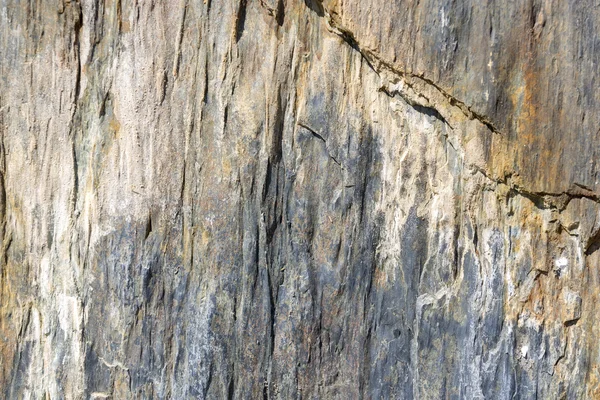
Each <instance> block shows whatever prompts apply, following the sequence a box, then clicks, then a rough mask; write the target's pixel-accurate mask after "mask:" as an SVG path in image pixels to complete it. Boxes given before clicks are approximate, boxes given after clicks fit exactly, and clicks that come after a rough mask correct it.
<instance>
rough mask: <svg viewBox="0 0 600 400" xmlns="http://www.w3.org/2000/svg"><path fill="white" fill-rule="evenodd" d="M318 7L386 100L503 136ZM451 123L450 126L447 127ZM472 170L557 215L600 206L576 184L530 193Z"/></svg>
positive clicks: (598, 199) (480, 116) (586, 189)
mask: <svg viewBox="0 0 600 400" xmlns="http://www.w3.org/2000/svg"><path fill="white" fill-rule="evenodd" d="M319 5H320V8H321V10H320V11H322V12H319V13H318V15H319V16H322V17H324V18H325V22H326V23H327V27H328V29H329V31H331V32H332V33H334V34H336V35H337V36H339V37H340V38H341V39H342V40H344V41H345V42H346V43H347V44H348V45H349V46H350V47H352V48H353V49H354V50H356V51H357V52H359V53H360V55H361V56H362V58H363V59H364V60H365V61H366V62H367V64H368V65H369V66H370V68H371V69H372V70H373V71H375V73H377V74H378V75H380V76H382V75H383V76H384V77H385V78H388V79H387V80H388V81H389V84H388V85H384V86H382V87H381V88H380V89H379V90H380V91H381V92H383V93H385V94H386V95H387V96H389V97H395V96H396V95H398V96H400V97H401V98H402V99H404V100H405V101H406V102H407V103H408V104H410V105H411V106H412V107H414V108H415V109H416V110H417V111H420V112H422V113H424V114H427V115H430V116H433V117H435V118H437V119H439V120H440V121H442V122H444V123H445V124H447V125H448V126H449V127H450V128H452V127H453V126H456V125H458V124H455V122H454V119H452V117H454V116H455V115H462V116H463V117H465V118H467V119H469V120H476V121H478V122H479V123H481V124H482V125H483V126H485V127H486V128H487V129H488V130H489V131H490V132H492V133H493V134H498V135H503V136H505V135H504V134H503V133H502V132H501V131H500V129H498V128H497V127H496V126H495V125H494V124H493V123H492V121H491V120H490V119H489V118H488V117H487V116H485V115H483V114H480V113H478V112H476V111H475V110H473V108H472V107H471V106H469V105H467V104H465V103H464V102H463V101H461V100H459V99H457V98H456V97H454V96H453V95H451V94H450V93H448V92H447V91H445V90H444V89H443V88H441V87H440V86H439V85H438V84H437V83H435V82H434V81H432V80H431V79H429V78H426V77H425V76H423V75H422V74H421V75H419V74H415V73H412V72H408V71H402V70H400V69H398V68H397V67H396V66H394V65H393V64H392V63H390V62H388V61H386V60H385V59H384V58H383V57H381V56H380V55H379V54H378V53H377V52H376V51H373V50H371V49H368V48H365V47H364V46H362V45H361V44H360V42H359V41H358V40H357V39H356V36H355V35H354V33H352V32H351V31H350V30H348V29H346V28H345V27H343V26H342V25H341V24H340V23H339V22H338V21H336V18H335V15H336V14H335V13H332V12H330V11H329V10H328V9H327V8H326V7H325V6H324V5H323V4H322V2H320V4H319ZM419 89H426V90H428V91H429V92H428V93H429V94H433V95H435V97H439V98H441V99H444V100H445V101H444V103H445V104H442V106H443V107H439V106H440V104H434V103H435V102H434V101H432V100H431V96H428V95H425V94H424V91H423V90H419ZM457 112H458V113H457ZM451 121H452V124H451V123H450V122H451ZM457 122H460V119H459V120H457ZM305 128H307V127H305ZM307 129H309V128H307ZM309 130H310V129H309ZM313 133H314V132H313ZM473 168H475V170H476V171H477V172H480V173H481V174H482V175H483V176H484V177H485V178H487V179H488V180H490V181H491V182H494V183H495V184H502V185H506V186H508V187H509V188H510V190H511V191H512V192H513V193H516V194H518V195H521V196H524V197H527V198H528V199H530V200H531V201H532V202H533V203H534V204H535V205H536V206H537V207H538V208H540V209H555V210H558V211H559V212H561V211H563V210H564V209H565V208H566V207H567V205H568V204H569V202H570V201H571V200H573V199H583V198H585V199H588V200H591V201H594V202H596V203H600V195H598V194H597V193H595V192H594V191H593V190H592V189H591V188H589V187H587V186H585V185H582V184H579V183H573V184H572V185H571V186H570V187H569V189H568V190H566V191H563V192H545V191H532V190H529V189H527V188H524V187H522V186H520V185H518V184H516V183H515V182H513V181H511V180H510V178H511V176H505V177H504V178H496V177H493V176H490V174H488V173H487V172H486V171H485V170H483V169H482V168H481V167H478V166H476V165H473Z"/></svg>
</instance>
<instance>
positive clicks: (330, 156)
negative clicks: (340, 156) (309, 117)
mask: <svg viewBox="0 0 600 400" xmlns="http://www.w3.org/2000/svg"><path fill="white" fill-rule="evenodd" d="M298 126H299V127H301V128H304V129H306V130H307V131H309V132H310V133H311V134H312V135H313V136H314V137H315V138H316V139H318V140H320V141H322V142H323V144H324V145H325V150H326V151H327V155H328V156H329V158H331V160H332V161H333V162H334V163H336V164H337V165H339V166H340V168H342V169H343V168H344V167H343V166H342V164H341V163H340V162H339V161H338V160H337V159H336V158H335V157H334V156H332V155H331V152H330V151H329V148H328V147H327V141H326V140H325V138H324V137H323V136H321V135H320V134H318V133H317V132H316V131H315V130H314V129H312V128H310V127H308V126H306V125H305V124H303V123H301V122H298Z"/></svg>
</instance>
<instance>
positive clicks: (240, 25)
mask: <svg viewBox="0 0 600 400" xmlns="http://www.w3.org/2000/svg"><path fill="white" fill-rule="evenodd" d="M247 7H248V0H240V3H239V5H238V11H237V16H236V19H235V42H236V43H237V42H239V41H240V39H241V38H242V35H243V34H244V26H245V25H246V10H247Z"/></svg>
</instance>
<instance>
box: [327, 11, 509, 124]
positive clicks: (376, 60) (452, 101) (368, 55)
mask: <svg viewBox="0 0 600 400" xmlns="http://www.w3.org/2000/svg"><path fill="white" fill-rule="evenodd" d="M321 6H322V9H323V15H324V17H325V21H326V22H327V27H328V28H329V30H330V31H331V32H332V33H334V34H336V35H338V36H339V37H340V38H342V39H343V40H344V41H345V42H346V43H348V45H349V46H350V47H352V48H353V49H355V50H356V51H358V52H359V53H360V54H361V55H362V57H363V59H364V60H365V61H367V63H368V64H369V66H370V67H371V68H372V69H373V71H375V72H376V73H377V74H379V75H381V74H386V75H391V76H392V77H393V78H395V79H393V80H394V81H395V82H394V83H397V82H398V81H400V80H405V81H407V82H406V83H409V81H416V82H417V83H419V84H421V85H423V86H426V87H428V88H429V89H433V90H434V91H436V92H438V93H439V94H440V95H441V96H443V97H444V98H445V99H446V101H447V103H448V106H450V107H452V108H455V109H457V110H458V111H460V113H462V114H463V115H464V116H465V117H466V118H468V119H470V120H477V121H479V122H480V123H481V124H483V125H484V126H485V127H487V129H489V130H490V131H491V132H492V133H495V134H502V132H501V131H500V129H498V128H497V127H496V126H495V125H494V124H493V123H492V121H491V120H490V119H489V118H488V117H486V116H485V115H483V114H481V113H478V112H477V111H475V110H473V108H472V107H471V106H469V105H467V104H465V102H463V101H461V100H459V99H457V98H456V97H454V96H453V95H451V94H450V93H448V92H447V91H445V90H444V89H442V88H441V87H440V86H439V85H438V84H436V83H435V82H434V81H433V80H431V79H429V78H426V77H425V76H423V75H422V74H415V73H412V72H408V71H402V70H400V69H398V68H397V67H396V66H394V65H393V64H392V63H390V62H388V61H386V60H385V59H384V58H383V57H381V56H380V55H379V54H378V53H377V52H375V51H373V50H370V49H367V48H365V47H364V46H362V45H361V44H360V43H359V41H358V40H357V39H356V36H355V35H354V34H353V33H352V32H351V31H349V30H348V29H346V28H344V27H343V26H341V24H339V23H338V22H337V21H336V20H335V17H334V16H333V15H335V13H333V15H332V13H330V12H329V10H327V9H326V8H325V7H324V6H323V5H321ZM409 86H411V88H412V85H409ZM413 89H414V88H413ZM415 91H416V90H415ZM438 113H439V110H438ZM440 114H441V113H440Z"/></svg>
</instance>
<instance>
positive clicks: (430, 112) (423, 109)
mask: <svg viewBox="0 0 600 400" xmlns="http://www.w3.org/2000/svg"><path fill="white" fill-rule="evenodd" d="M379 91H380V92H382V93H385V95H386V96H388V97H391V98H394V97H396V95H398V96H400V97H401V98H402V99H403V100H404V101H405V102H406V103H408V104H409V105H410V106H411V107H412V108H413V109H414V110H415V111H417V112H419V113H421V114H425V115H427V116H429V117H433V118H435V119H437V120H439V121H441V122H442V123H444V124H446V125H448V126H449V127H450V128H452V125H450V124H449V123H448V121H447V120H446V118H444V116H443V115H442V114H440V112H439V111H438V110H436V109H435V108H434V107H427V106H424V105H421V104H418V103H416V102H414V101H411V100H410V99H408V98H407V97H406V96H404V95H403V94H402V93H401V92H400V91H398V90H389V89H388V88H386V87H385V86H383V87H381V88H379Z"/></svg>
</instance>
